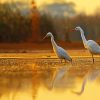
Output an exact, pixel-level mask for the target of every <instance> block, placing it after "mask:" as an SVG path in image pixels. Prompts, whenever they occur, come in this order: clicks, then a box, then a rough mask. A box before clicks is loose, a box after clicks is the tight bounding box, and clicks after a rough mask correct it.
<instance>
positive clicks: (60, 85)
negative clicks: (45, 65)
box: [49, 66, 74, 89]
mask: <svg viewBox="0 0 100 100" xmlns="http://www.w3.org/2000/svg"><path fill="white" fill-rule="evenodd" d="M68 70H69V68H68V66H63V67H60V68H59V69H58V70H56V71H55V72H54V73H53V75H52V79H51V83H49V89H67V88H71V87H72V86H74V85H73V83H74V77H72V76H71V75H70V73H69V72H68Z"/></svg>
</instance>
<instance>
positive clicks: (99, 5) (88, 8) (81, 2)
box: [35, 0, 100, 14]
mask: <svg viewBox="0 0 100 100" xmlns="http://www.w3.org/2000/svg"><path fill="white" fill-rule="evenodd" d="M35 1H36V3H37V5H38V6H40V5H41V4H44V3H54V2H56V1H59V2H64V1H65V2H73V3H75V4H76V8H75V9H76V11H77V12H85V13H86V14H93V13H94V12H95V11H96V10H97V9H99V10H100V0H35Z"/></svg>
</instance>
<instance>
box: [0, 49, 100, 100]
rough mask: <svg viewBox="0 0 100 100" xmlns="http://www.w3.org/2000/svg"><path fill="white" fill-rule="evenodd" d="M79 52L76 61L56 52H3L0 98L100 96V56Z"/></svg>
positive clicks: (92, 99)
mask: <svg viewBox="0 0 100 100" xmlns="http://www.w3.org/2000/svg"><path fill="white" fill-rule="evenodd" d="M75 52H76V51H75ZM75 52H74V51H72V58H73V62H72V64H71V63H69V62H67V63H65V62H62V63H61V62H60V61H59V59H57V58H56V57H55V56H54V54H53V53H52V52H49V53H46V54H45V53H42V54H41V53H37V54H34V53H33V54H21V53H20V54H14V53H13V54H0V57H1V58H0V100H66V99H68V100H100V95H99V93H100V57H99V56H98V57H95V63H94V64H93V63H92V59H91V56H90V55H88V56H87V55H84V56H81V55H80V54H81V53H80V54H79V55H78V54H76V53H75ZM44 55H46V56H44ZM50 55H51V56H50Z"/></svg>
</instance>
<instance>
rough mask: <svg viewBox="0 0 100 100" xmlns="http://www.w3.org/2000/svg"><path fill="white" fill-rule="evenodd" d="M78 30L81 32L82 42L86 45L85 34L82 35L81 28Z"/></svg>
mask: <svg viewBox="0 0 100 100" xmlns="http://www.w3.org/2000/svg"><path fill="white" fill-rule="evenodd" d="M80 32H81V37H82V40H83V44H84V46H85V47H86V42H87V40H86V38H85V36H84V31H83V30H82V29H80Z"/></svg>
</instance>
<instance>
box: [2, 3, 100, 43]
mask: <svg viewBox="0 0 100 100" xmlns="http://www.w3.org/2000/svg"><path fill="white" fill-rule="evenodd" d="M63 5H64V6H65V4H63ZM71 5H72V4H71ZM53 6H56V5H53ZM59 6H60V5H59ZM46 7H47V6H46ZM50 7H51V6H50ZM71 7H73V6H71ZM44 9H45V8H44ZM49 9H50V8H49ZM70 9H71V13H72V11H73V12H74V15H75V16H72V17H70V16H67V15H66V13H65V10H64V14H63V15H62V16H61V17H59V16H57V15H56V16H53V15H52V14H50V12H46V13H45V12H44V13H43V12H40V26H39V27H40V28H39V29H40V33H41V34H38V35H40V37H43V36H44V35H45V34H46V33H47V32H48V31H51V32H52V33H53V34H54V35H55V37H56V39H58V40H63V41H68V42H73V41H80V40H81V38H80V34H79V32H74V33H73V32H69V31H68V30H69V29H71V28H75V27H76V26H81V27H82V28H83V29H84V31H85V35H86V37H88V38H91V39H94V40H97V41H100V14H99V13H97V14H95V15H93V16H92V15H91V16H87V15H85V14H83V15H82V14H80V15H76V14H75V13H76V12H75V11H74V8H70ZM72 9H73V10H72ZM47 10H48V9H47V8H46V11H47ZM42 11H43V9H42ZM68 11H69V12H68V13H70V10H68ZM55 12H56V10H55ZM68 13H67V14H68ZM34 34H35V35H37V33H36V32H34ZM31 36H32V16H31V14H29V15H27V16H23V15H22V14H21V12H20V11H19V10H18V9H17V8H16V9H15V10H13V9H11V7H10V6H9V5H8V4H7V3H5V4H0V43H2V42H9V43H12V42H15V43H19V42H27V40H29V38H31ZM33 40H34V37H33Z"/></svg>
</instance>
